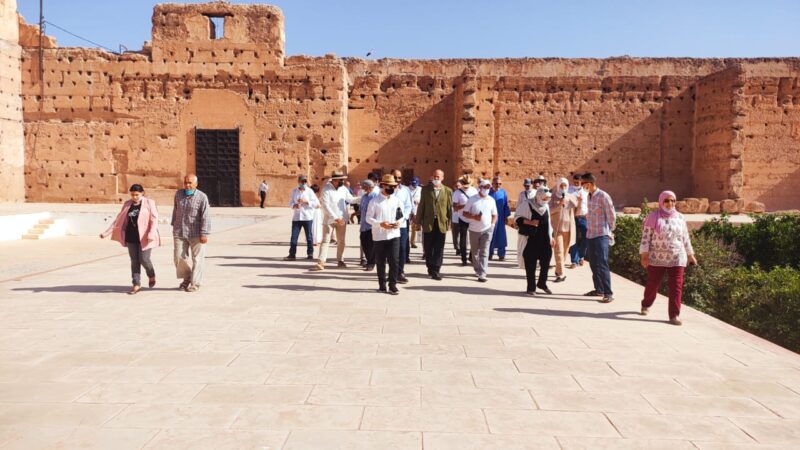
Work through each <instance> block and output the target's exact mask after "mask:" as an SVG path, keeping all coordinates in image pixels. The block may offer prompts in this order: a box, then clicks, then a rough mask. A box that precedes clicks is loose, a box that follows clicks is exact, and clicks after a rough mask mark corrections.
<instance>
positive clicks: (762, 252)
mask: <svg viewBox="0 0 800 450" xmlns="http://www.w3.org/2000/svg"><path fill="white" fill-rule="evenodd" d="M752 217H753V223H749V224H740V225H734V224H732V223H730V221H729V220H728V218H727V216H724V215H723V216H722V218H721V219H716V220H713V221H710V222H707V223H705V224H703V226H702V227H701V228H700V230H699V231H698V233H699V234H703V235H706V236H713V237H717V238H719V239H721V240H722V241H723V242H725V243H726V244H728V245H733V246H734V247H735V248H736V251H737V252H738V253H740V254H741V255H742V257H743V258H744V264H745V265H747V266H753V265H754V264H759V265H760V266H761V267H763V268H765V269H772V268H773V267H784V266H789V267H794V268H796V269H800V239H798V237H800V215H797V214H762V215H756V216H752Z"/></svg>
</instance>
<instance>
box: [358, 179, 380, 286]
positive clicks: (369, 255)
mask: <svg viewBox="0 0 800 450" xmlns="http://www.w3.org/2000/svg"><path fill="white" fill-rule="evenodd" d="M376 187H377V186H375V183H374V182H373V181H372V180H370V179H366V180H364V181H362V182H361V189H362V190H363V192H364V195H362V196H361V204H360V205H359V207H358V211H359V214H360V215H361V216H360V218H359V219H360V220H359V224H360V236H359V237H360V240H361V251H362V252H363V253H364V270H365V271H366V272H369V271H370V270H372V269H374V268H375V246H374V242H373V241H372V224H370V223H369V222H367V208H369V204H370V202H372V200H374V199H375V197H377V196H378V195H380V190H379V189H376Z"/></svg>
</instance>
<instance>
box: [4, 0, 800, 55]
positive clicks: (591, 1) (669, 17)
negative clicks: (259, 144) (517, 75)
mask: <svg viewBox="0 0 800 450" xmlns="http://www.w3.org/2000/svg"><path fill="white" fill-rule="evenodd" d="M44 3H45V19H46V20H49V21H50V22H53V23H55V24H57V25H60V26H62V27H64V28H67V29H69V30H70V31H73V32H74V33H76V34H78V35H81V36H84V37H86V38H88V39H91V40H93V41H95V42H98V43H100V44H102V45H104V46H106V47H110V48H112V49H115V50H116V49H117V48H118V46H119V44H123V45H125V46H126V47H128V48H129V49H132V50H133V49H140V48H141V46H142V42H144V41H145V40H149V39H150V16H151V13H152V8H153V5H154V4H156V3H158V2H156V1H153V0H45V2H44ZM186 3H198V2H196V1H186ZM232 3H269V4H273V5H276V6H278V7H280V8H281V9H283V12H284V16H285V17H286V53H287V55H297V54H307V55H324V54H326V53H335V54H336V55H338V56H364V55H365V54H366V52H367V51H369V50H373V57H374V58H382V57H398V58H420V59H423V58H498V57H525V56H530V57H547V56H557V57H608V56H620V55H630V56H654V57H656V56H692V57H732V56H739V57H755V56H800V0H750V1H743V0H715V1H710V0H639V1H637V0H628V1H621V0H581V1H578V0H572V1H570V0H547V1H541V0H530V1H524V0H516V1H511V0H481V1H477V0H460V1H459V0H393V1H385V0H371V1H370V0H274V1H268V2H252V1H234V2H232ZM18 9H19V11H20V12H21V13H22V14H23V16H24V17H25V19H26V20H27V21H28V22H37V21H38V17H39V0H18ZM48 34H52V35H54V36H55V37H56V38H57V39H58V42H59V44H60V45H64V46H91V44H87V43H85V42H82V41H80V40H78V39H76V38H74V37H72V36H69V35H67V34H66V33H64V32H62V31H60V30H57V29H55V28H53V27H50V28H49V29H48Z"/></svg>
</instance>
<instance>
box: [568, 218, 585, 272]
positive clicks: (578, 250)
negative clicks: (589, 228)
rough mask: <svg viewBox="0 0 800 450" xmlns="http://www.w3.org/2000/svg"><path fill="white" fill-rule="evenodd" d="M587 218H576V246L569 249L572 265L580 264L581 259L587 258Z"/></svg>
mask: <svg viewBox="0 0 800 450" xmlns="http://www.w3.org/2000/svg"><path fill="white" fill-rule="evenodd" d="M587 244H588V243H587V240H586V217H585V216H575V245H573V246H572V247H570V248H569V256H570V260H571V261H572V264H578V263H579V262H580V261H581V259H583V258H584V257H586V246H587Z"/></svg>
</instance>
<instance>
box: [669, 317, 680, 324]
mask: <svg viewBox="0 0 800 450" xmlns="http://www.w3.org/2000/svg"><path fill="white" fill-rule="evenodd" d="M669 323H670V324H672V325H677V326H681V325H683V322H681V318H680V317H677V316H675V317H673V318H671V319H669Z"/></svg>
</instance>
